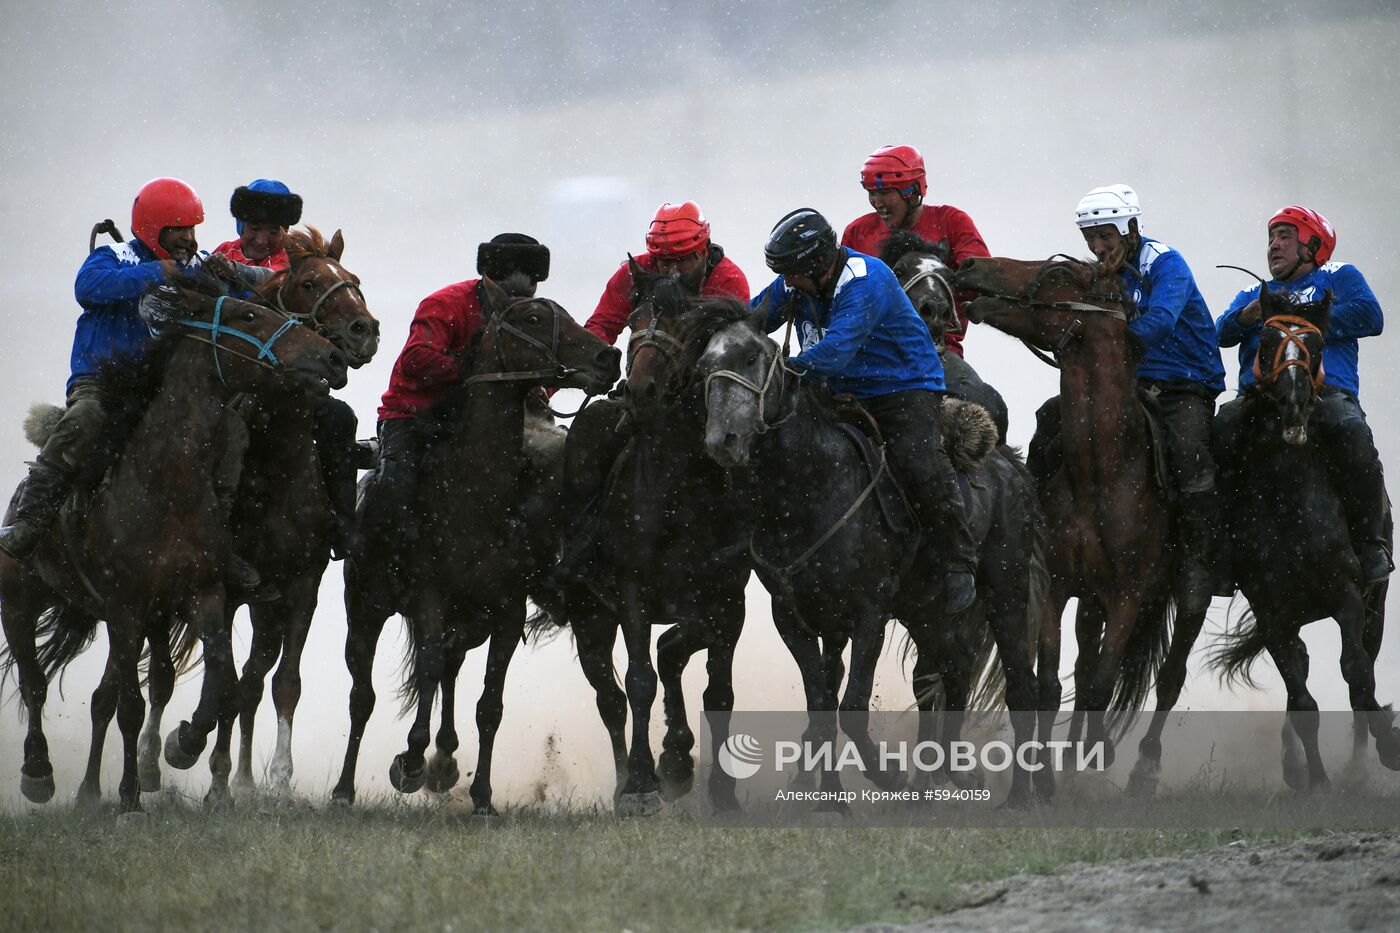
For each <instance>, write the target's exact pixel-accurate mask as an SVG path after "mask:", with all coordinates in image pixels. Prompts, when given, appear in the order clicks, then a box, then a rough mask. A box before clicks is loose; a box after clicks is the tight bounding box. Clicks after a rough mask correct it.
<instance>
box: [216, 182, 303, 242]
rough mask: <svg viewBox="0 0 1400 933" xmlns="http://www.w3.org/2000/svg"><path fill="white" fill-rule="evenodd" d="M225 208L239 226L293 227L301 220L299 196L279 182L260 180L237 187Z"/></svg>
mask: <svg viewBox="0 0 1400 933" xmlns="http://www.w3.org/2000/svg"><path fill="white" fill-rule="evenodd" d="M279 189H280V190H279ZM228 208H229V211H230V212H232V214H233V217H234V219H235V220H237V221H238V223H239V226H240V227H241V226H242V225H243V224H245V223H252V224H277V226H279V227H294V226H296V225H297V224H298V223H299V222H300V221H301V195H299V194H292V193H291V191H289V190H287V186H286V185H284V184H282V183H281V182H275V181H274V182H269V181H264V180H263V179H261V178H260V179H258V180H257V181H255V182H253V183H252V184H251V185H243V186H242V187H240V188H237V189H236V190H235V191H234V192H233V198H232V199H231V200H230V201H229V203H228ZM240 232H242V231H241V230H240Z"/></svg>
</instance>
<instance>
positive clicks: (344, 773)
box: [331, 573, 389, 806]
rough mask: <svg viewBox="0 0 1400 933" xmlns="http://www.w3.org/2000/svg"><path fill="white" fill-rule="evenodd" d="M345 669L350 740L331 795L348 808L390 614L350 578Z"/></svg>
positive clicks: (371, 707) (351, 797) (370, 710)
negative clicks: (376, 662)
mask: <svg viewBox="0 0 1400 933" xmlns="http://www.w3.org/2000/svg"><path fill="white" fill-rule="evenodd" d="M345 610H346V611H345V622H346V628H345V667H346V669H347V670H348V671H349V672H350V737H349V739H348V740H347V742H346V745H345V761H344V763H343V764H342V765H341V768H340V780H338V781H337V782H336V785H335V788H334V789H333V790H332V791H331V802H332V803H333V804H339V805H342V806H349V805H350V804H352V803H354V802H355V767H356V765H358V764H359V760H360V741H361V739H363V738H364V735H365V724H366V723H368V722H369V717H370V714H371V713H373V712H374V652H375V649H376V648H377V647H378V645H379V634H380V632H382V631H383V630H384V622H385V621H386V620H387V619H388V618H389V612H388V611H386V610H383V609H379V608H377V607H375V606H372V605H370V604H369V603H368V601H367V600H366V599H364V598H363V597H362V596H361V595H359V594H358V591H357V587H356V586H355V585H354V584H353V582H352V574H350V573H347V574H346V585H345Z"/></svg>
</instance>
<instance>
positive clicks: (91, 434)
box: [0, 178, 256, 585]
mask: <svg viewBox="0 0 1400 933" xmlns="http://www.w3.org/2000/svg"><path fill="white" fill-rule="evenodd" d="M203 221H204V206H203V204H201V203H200V200H199V195H197V194H195V192H194V189H193V188H191V187H190V186H189V185H187V184H185V183H184V182H183V181H180V180H179V179H176V178H156V179H153V180H152V181H149V182H147V183H146V184H145V185H143V186H142V188H141V190H140V191H139V192H137V194H136V200H135V202H134V203H133V204H132V206H131V233H132V237H133V238H132V239H131V240H129V241H127V242H125V243H115V244H112V245H106V246H100V247H98V248H97V249H95V250H93V251H92V252H91V253H90V254H89V255H88V257H87V259H86V260H85V261H84V262H83V265H82V267H81V268H79V270H78V277H77V281H76V283H75V284H74V287H73V290H74V293H75V295H76V296H77V299H78V304H79V305H81V306H82V308H83V312H82V314H81V315H79V317H78V327H77V332H76V333H75V334H74V337H73V352H72V359H71V368H72V375H70V376H69V378H68V407H67V410H66V411H65V412H64V414H63V417H62V419H61V420H60V421H59V422H58V425H57V427H56V428H55V429H54V431H53V433H52V434H51V435H50V436H49V438H48V440H47V441H46V442H45V443H44V447H43V449H42V450H40V451H39V455H38V456H37V457H36V458H35V459H34V462H33V463H32V464H31V465H30V469H29V476H28V478H27V479H26V480H25V481H24V485H23V491H22V492H21V493H20V496H19V500H18V502H16V503H15V506H14V509H13V513H12V514H13V519H12V520H11V521H10V523H9V524H6V525H5V526H4V527H3V528H0V550H4V551H5V553H7V554H9V555H10V556H11V557H13V558H15V559H16V560H24V559H26V558H28V557H29V555H30V554H32V553H33V551H34V548H35V547H37V546H38V544H39V541H40V540H42V538H43V536H44V533H45V532H46V531H47V530H48V528H49V526H50V525H52V524H53V520H54V517H55V516H56V515H57V514H58V507H59V505H60V504H61V503H62V502H63V500H64V497H65V496H67V495H68V492H69V491H70V490H71V488H72V487H73V484H74V482H75V481H76V480H78V479H79V478H80V476H84V475H88V474H91V473H92V472H95V471H96V470H97V469H98V468H100V466H101V465H102V464H99V463H98V460H99V459H100V455H101V447H102V442H103V439H104V430H105V427H106V424H107V414H106V412H105V410H104V408H103V400H102V394H101V391H100V390H99V387H98V380H97V375H98V371H99V370H100V369H101V367H102V366H103V364H105V363H107V362H108V361H110V360H120V359H136V358H139V357H141V356H143V355H144V354H146V353H147V352H148V351H149V350H150V347H151V345H152V343H153V337H152V332H151V329H150V327H149V326H148V325H147V323H146V322H145V321H143V320H142V318H141V316H140V311H139V307H138V302H139V300H140V298H141V295H142V294H143V293H144V292H145V291H146V290H147V289H149V288H150V287H151V286H153V285H158V284H161V283H165V282H168V281H171V280H173V279H175V278H176V277H178V276H179V275H180V274H181V272H182V271H185V270H191V269H195V268H198V266H199V265H200V261H201V257H200V255H199V252H198V250H199V244H198V242H197V241H196V239H195V232H194V228H195V226H196V225H197V224H200V223H202V222H203ZM245 567H246V565H245ZM250 571H251V568H246V569H243V570H242V571H241V572H239V568H235V567H231V568H230V579H231V582H235V583H239V584H240V585H250V584H255V583H256V574H255V573H254V574H253V578H252V579H251V580H248V579H244V577H246V575H247V573H248V572H250Z"/></svg>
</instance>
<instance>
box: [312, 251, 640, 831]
mask: <svg viewBox="0 0 1400 933" xmlns="http://www.w3.org/2000/svg"><path fill="white" fill-rule="evenodd" d="M481 289H482V306H483V310H484V316H485V319H486V323H485V325H484V326H483V327H482V329H481V330H480V331H479V332H478V338H477V343H476V345H475V349H474V358H475V364H474V366H473V367H472V368H471V373H472V374H471V375H470V376H469V377H467V378H466V379H465V380H464V381H463V384H462V385H461V387H460V388H458V389H456V390H454V391H453V392H451V393H449V394H448V395H447V396H446V397H444V398H443V400H442V401H441V402H440V403H439V404H438V405H437V406H435V408H434V411H433V412H432V413H431V414H430V415H429V416H426V417H430V418H432V420H433V421H434V423H435V427H436V432H437V433H436V435H435V440H434V442H433V443H432V445H431V446H430V447H429V449H428V450H427V451H426V452H425V454H424V456H423V461H422V466H421V471H420V474H419V476H420V480H419V485H418V499H417V511H418V514H419V515H420V516H421V524H420V526H419V534H418V537H417V541H416V543H415V544H414V545H413V552H412V554H411V555H410V558H409V561H408V566H409V568H410V569H409V573H410V575H411V579H410V580H408V581H393V580H387V579H384V577H385V576H386V574H385V573H384V572H383V568H385V567H387V566H389V562H388V560H387V557H386V556H385V555H382V554H381V555H375V554H371V553H367V554H366V555H365V556H364V558H363V559H358V558H357V559H356V560H354V561H347V565H346V579H345V602H346V615H347V623H348V631H347V633H346V642H345V657H346V664H347V666H348V667H349V668H350V676H351V681H352V685H351V691H350V740H349V743H348V746H347V748H346V753H345V764H344V767H343V769H342V771H341V776H340V781H339V782H338V783H337V784H336V787H335V790H334V793H333V799H334V800H335V801H337V802H340V803H347V804H348V803H350V802H352V801H353V800H354V796H355V768H356V764H357V762H358V758H359V746H360V739H361V737H362V736H363V734H364V728H365V723H366V721H367V720H368V719H369V715H370V713H371V712H372V711H373V709H374V687H373V681H372V668H373V663H374V651H375V646H376V643H377V642H378V639H379V633H380V631H381V630H382V629H383V626H384V622H385V620H386V619H387V618H388V617H389V616H390V615H392V614H393V613H394V612H396V611H400V612H402V613H403V615H404V618H405V621H406V622H407V627H408V632H409V641H410V648H409V654H408V658H407V664H406V666H407V671H406V675H405V681H404V684H403V687H402V690H401V696H402V697H403V698H404V705H405V709H406V710H407V709H413V710H414V711H415V713H416V715H415V718H414V722H413V726H412V727H411V729H410V731H409V734H408V748H407V750H406V751H404V752H402V753H400V754H399V755H397V756H396V757H395V758H394V761H393V764H392V766H391V767H390V769H389V779H390V782H391V783H392V784H393V786H394V788H395V789H396V790H398V791H400V792H401V793H412V792H414V791H416V790H418V789H419V788H421V787H423V786H424V784H425V783H426V784H427V785H428V786H429V787H430V789H432V790H435V791H446V790H448V789H449V788H451V787H452V786H453V784H455V783H456V781H457V777H458V773H459V772H458V768H457V763H456V760H455V758H454V757H453V755H454V753H455V751H456V750H457V746H458V739H457V730H456V724H455V723H456V710H455V697H456V680H457V673H458V671H459V670H460V669H461V667H462V663H463V662H464V660H465V659H466V654H467V651H468V650H469V649H471V648H474V647H476V646H478V645H481V644H482V643H483V642H486V641H488V640H489V642H490V646H489V648H488V649H487V659H486V674H485V683H484V685H483V689H482V694H481V700H480V702H479V703H478V705H477V728H478V732H479V737H480V751H479V755H478V758H477V764H476V777H475V779H474V780H473V781H472V785H471V797H472V802H473V804H474V805H475V809H476V812H477V813H480V814H490V813H493V812H494V809H493V807H492V804H491V758H492V753H493V749H494V744H495V737H496V730H497V728H498V727H499V726H500V722H501V713H502V705H501V697H502V692H503V690H504V687H505V677H506V670H507V668H508V666H509V664H510V660H511V657H512V656H513V655H514V653H515V648H516V646H517V645H518V644H519V643H520V640H521V635H522V633H523V631H524V625H525V610H526V592H527V586H528V583H529V579H530V574H531V567H530V560H531V542H530V541H529V540H528V536H527V535H526V534H525V533H524V531H523V522H522V508H523V500H524V496H525V494H526V491H527V490H526V487H525V478H524V477H525V470H526V461H525V458H526V454H525V450H524V434H525V425H524V421H525V417H524V416H525V407H526V398H527V396H528V395H529V393H530V391H531V389H532V388H533V387H534V386H538V385H545V386H556V387H576V388H582V389H584V390H585V391H588V392H590V393H598V392H603V391H606V390H607V388H608V387H609V386H611V385H612V384H613V382H615V381H616V380H617V375H618V361H619V356H620V354H619V352H618V351H617V350H616V349H614V348H612V347H609V346H607V345H606V344H604V343H603V341H602V340H600V339H599V338H598V337H596V336H594V335H593V334H591V333H589V332H588V331H586V330H584V329H583V328H582V327H581V326H580V325H579V324H577V323H576V322H575V321H574V320H573V318H572V317H570V315H569V313H568V312H567V311H565V310H564V309H563V308H562V307H560V306H559V305H558V304H557V303H555V302H553V301H550V300H548V299H544V298H520V299H512V298H511V297H510V296H508V295H507V294H506V292H505V291H504V290H503V289H502V288H501V287H500V286H498V285H496V283H494V282H492V281H491V280H490V279H487V278H483V279H482V280H481ZM425 427H426V426H425ZM374 494H375V487H374V486H373V485H370V486H368V487H367V488H366V489H365V492H364V497H365V499H369V498H370V497H372V496H373V495H374ZM372 544H373V543H372V542H367V546H372ZM439 691H441V695H442V720H441V725H440V727H439V730H438V733H437V738H436V752H435V754H434V755H433V759H432V761H431V762H428V761H427V760H425V755H424V753H425V751H426V749H427V746H428V741H429V731H430V718H431V714H432V708H433V702H434V699H435V698H436V696H437V695H438V693H439Z"/></svg>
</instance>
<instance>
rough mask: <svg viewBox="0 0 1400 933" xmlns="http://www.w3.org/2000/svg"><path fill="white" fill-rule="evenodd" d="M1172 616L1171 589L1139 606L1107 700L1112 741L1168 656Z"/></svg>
mask: <svg viewBox="0 0 1400 933" xmlns="http://www.w3.org/2000/svg"><path fill="white" fill-rule="evenodd" d="M1175 578H1176V575H1175V574H1174V573H1172V574H1168V575H1167V577H1166V579H1168V580H1173V579H1175ZM1175 619H1176V598H1175V597H1174V596H1173V595H1172V594H1171V591H1170V589H1167V590H1165V591H1164V592H1163V593H1162V594H1161V595H1159V596H1157V597H1155V598H1151V599H1148V600H1147V601H1145V602H1144V603H1143V604H1142V606H1141V607H1140V608H1139V609H1138V615H1137V619H1136V620H1135V621H1134V623H1133V630H1132V632H1131V633H1130V634H1129V635H1128V643H1127V645H1125V646H1124V648H1123V660H1122V662H1121V663H1120V664H1119V665H1118V677H1117V679H1116V681H1115V682H1114V684H1113V698H1112V700H1111V701H1110V703H1109V715H1108V717H1107V725H1108V729H1109V734H1110V735H1112V736H1113V738H1114V739H1115V740H1116V739H1120V738H1122V737H1123V734H1124V733H1126V732H1127V731H1128V728H1129V727H1130V726H1131V725H1132V723H1133V719H1134V717H1135V716H1136V715H1137V713H1138V711H1139V710H1141V709H1142V708H1143V706H1144V705H1145V704H1146V702H1147V694H1148V691H1150V690H1151V689H1152V684H1153V683H1154V682H1155V681H1156V679H1157V671H1158V670H1159V669H1160V668H1161V666H1162V661H1163V660H1164V659H1165V658H1166V656H1167V647H1168V646H1169V645H1170V644H1171V638H1172V624H1173V622H1174V620H1175Z"/></svg>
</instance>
